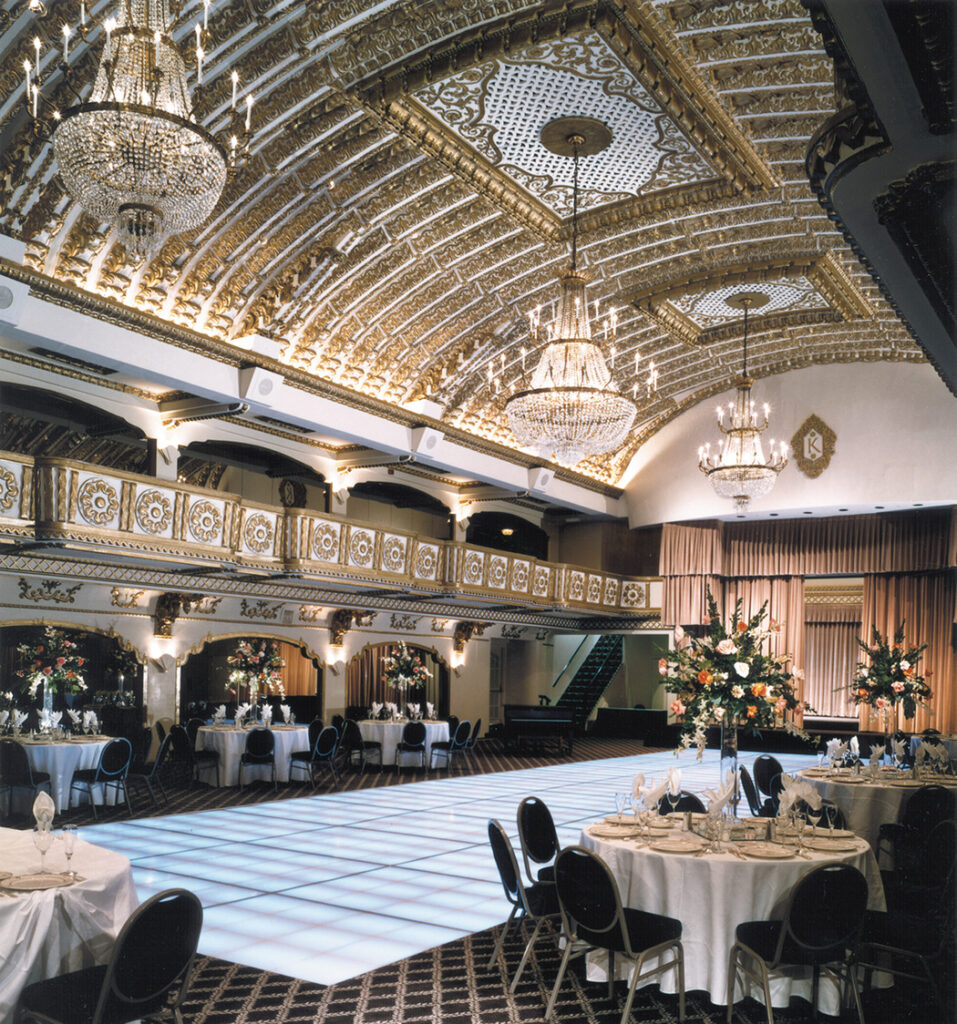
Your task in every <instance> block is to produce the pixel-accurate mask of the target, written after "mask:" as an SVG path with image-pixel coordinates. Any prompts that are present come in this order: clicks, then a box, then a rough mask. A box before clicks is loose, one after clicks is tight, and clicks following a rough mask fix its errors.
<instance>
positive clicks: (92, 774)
mask: <svg viewBox="0 0 957 1024" xmlns="http://www.w3.org/2000/svg"><path fill="white" fill-rule="evenodd" d="M33 777H34V778H36V774H35V773H34V776H33ZM73 782H82V783H84V784H85V785H91V784H92V783H94V782H96V769H95V768H78V769H77V770H76V771H75V772H74V773H73ZM73 782H71V783H70V785H72V784H73Z"/></svg>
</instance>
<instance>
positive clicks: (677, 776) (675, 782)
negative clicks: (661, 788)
mask: <svg viewBox="0 0 957 1024" xmlns="http://www.w3.org/2000/svg"><path fill="white" fill-rule="evenodd" d="M668 791H669V792H670V793H671V795H672V796H675V795H677V794H678V793H680V792H681V769H680V768H676V767H675V766H674V765H672V766H671V767H670V768H669V769H668Z"/></svg>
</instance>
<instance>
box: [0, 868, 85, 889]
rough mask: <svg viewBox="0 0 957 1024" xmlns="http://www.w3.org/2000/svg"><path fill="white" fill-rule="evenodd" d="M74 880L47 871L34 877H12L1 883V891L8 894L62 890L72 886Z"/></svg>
mask: <svg viewBox="0 0 957 1024" xmlns="http://www.w3.org/2000/svg"><path fill="white" fill-rule="evenodd" d="M72 884H73V879H71V878H68V877H67V876H66V875H55V874H53V873H52V872H49V871H46V872H43V873H42V874H41V873H40V872H37V873H36V874H34V875H10V876H9V878H4V879H3V881H0V889H5V890H7V891H8V892H40V891H41V890H42V889H60V888H63V887H64V886H67V885H72Z"/></svg>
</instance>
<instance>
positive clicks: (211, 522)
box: [186, 498, 223, 544]
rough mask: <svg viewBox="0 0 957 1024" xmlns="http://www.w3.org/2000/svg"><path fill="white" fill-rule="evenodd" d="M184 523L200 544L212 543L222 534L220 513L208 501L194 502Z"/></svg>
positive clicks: (221, 516)
mask: <svg viewBox="0 0 957 1024" xmlns="http://www.w3.org/2000/svg"><path fill="white" fill-rule="evenodd" d="M186 521H187V523H188V524H189V532H190V533H191V534H192V535H193V536H194V537H195V538H196V540H198V541H199V542H200V543H202V544H211V543H213V541H215V540H217V539H218V538H219V537H220V535H221V533H222V529H223V515H222V512H221V511H220V510H219V509H218V508H217V507H216V506H215V505H214V504H213V503H212V502H211V501H209V500H208V499H205V498H203V499H201V500H199V501H194V502H193V503H192V505H190V508H189V516H188V517H187V520H186Z"/></svg>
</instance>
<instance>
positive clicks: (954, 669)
mask: <svg viewBox="0 0 957 1024" xmlns="http://www.w3.org/2000/svg"><path fill="white" fill-rule="evenodd" d="M955 605H957V574H955V573H954V572H953V571H948V572H938V573H924V574H917V573H903V574H895V575H887V576H867V577H865V578H864V605H863V610H862V613H861V638H862V639H863V640H865V641H869V640H870V638H871V635H872V631H873V628H874V627H875V626H876V627H877V629H878V630H879V631H880V632H881V633H882V634H884V635H886V636H890V635H892V634H893V633H894V631H895V630H896V629H897V627H898V626H900V624H901V623H904V641H905V643H906V645H907V646H908V647H915V646H917V645H918V644H920V643H923V642H924V641H927V642H928V643H929V644H930V646H929V648H928V649H927V650H926V651H925V652H924V655H923V659H922V661H921V668H922V670H923V675H924V676H925V678H926V677H927V676H928V670H929V671H930V676H929V678H927V684H928V686H930V688H931V691H932V694H933V696H932V698H931V711H932V712H933V714H932V715H931V714H928V713H927V712H925V711H918V712H917V715H916V716H915V717H914V718H913V719H906V720H905V719H904V717H903V713H902V712H901V713H899V714H898V720H897V724H896V725H895V728H901V729H904V730H906V731H908V732H913V731H918V732H919V731H920V730H922V729H927V728H934V729H939V730H940V731H941V732H943V733H950V732H954V731H957V681H955V678H954V677H955V674H957V658H955V656H954V645H953V632H954V607H955ZM862 653H863V652H862ZM860 721H861V726H862V727H867V728H878V727H879V726H878V725H877V716H876V715H874V714H872V713H871V712H869V711H868V710H867V709H866V708H862V709H861V712H860Z"/></svg>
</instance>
